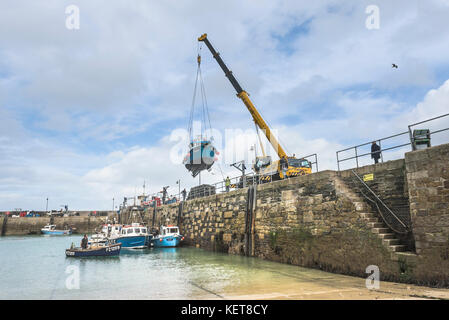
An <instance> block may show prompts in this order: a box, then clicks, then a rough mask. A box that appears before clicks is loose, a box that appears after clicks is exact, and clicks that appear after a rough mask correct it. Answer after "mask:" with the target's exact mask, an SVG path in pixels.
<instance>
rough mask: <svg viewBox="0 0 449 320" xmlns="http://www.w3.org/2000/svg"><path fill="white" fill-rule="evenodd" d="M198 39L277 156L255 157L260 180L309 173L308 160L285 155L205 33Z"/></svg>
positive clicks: (255, 168)
mask: <svg viewBox="0 0 449 320" xmlns="http://www.w3.org/2000/svg"><path fill="white" fill-rule="evenodd" d="M198 41H202V42H204V43H205V44H206V46H207V47H208V48H209V50H210V52H211V53H212V56H213V57H214V58H215V60H216V61H217V62H218V64H219V66H220V67H221V69H222V70H223V72H224V73H225V75H226V77H227V78H228V79H229V81H230V82H231V84H232V86H233V87H234V89H235V91H237V97H239V98H240V99H241V100H242V101H243V103H244V104H245V106H246V107H247V109H248V111H249V112H250V114H251V116H252V117H253V120H254V123H255V124H256V129H257V127H259V128H260V129H261V130H262V131H263V132H264V134H265V136H266V138H267V139H268V141H269V142H270V144H271V146H272V147H273V149H274V150H275V151H276V153H277V155H278V156H279V159H280V160H277V161H274V162H272V161H271V157H269V156H266V155H265V154H264V156H263V157H256V161H255V164H254V166H253V169H254V171H255V172H256V173H258V174H260V175H261V176H262V180H265V181H270V180H272V179H274V180H277V179H284V178H290V177H295V176H298V175H305V174H309V173H311V172H312V168H311V164H310V162H309V161H308V160H306V159H297V158H295V157H294V156H287V154H286V152H285V151H284V149H283V148H282V146H281V145H280V144H279V142H278V140H277V139H276V137H275V136H274V135H273V134H272V133H271V130H270V127H269V126H268V125H267V123H266V122H265V121H264V119H263V118H262V116H261V115H260V113H259V112H258V111H257V109H256V107H255V106H254V104H253V103H252V102H251V99H250V98H249V95H248V93H247V92H246V91H245V90H243V89H242V87H241V86H240V84H239V83H238V82H237V80H236V79H235V77H234V75H233V74H232V71H230V70H229V69H228V67H227V66H226V64H225V63H224V62H223V60H222V59H221V57H220V53H218V52H217V51H215V49H214V47H213V46H212V44H211V43H210V41H209V39H208V38H207V34H206V33H205V34H203V35H202V36H201V37H199V38H198ZM262 150H263V146H262ZM283 166H284V168H283ZM283 169H284V170H283Z"/></svg>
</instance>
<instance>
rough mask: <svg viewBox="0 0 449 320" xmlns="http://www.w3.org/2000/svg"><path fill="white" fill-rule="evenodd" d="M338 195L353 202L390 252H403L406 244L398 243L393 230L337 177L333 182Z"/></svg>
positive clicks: (356, 209) (394, 253)
mask: <svg viewBox="0 0 449 320" xmlns="http://www.w3.org/2000/svg"><path fill="white" fill-rule="evenodd" d="M335 188H336V189H337V194H338V195H343V196H344V197H346V198H347V199H349V200H350V201H352V203H353V204H354V207H355V211H356V212H357V213H358V214H359V215H360V217H361V218H362V219H364V220H365V222H366V225H367V227H369V228H370V229H371V231H372V233H374V234H377V236H378V237H379V238H380V239H381V240H382V244H383V245H384V246H385V247H386V248H387V249H388V250H389V251H390V252H391V253H392V255H394V256H395V255H397V254H399V253H405V250H406V248H407V247H406V246H405V245H401V244H400V240H399V239H398V238H396V235H395V234H394V233H393V231H392V230H391V229H390V228H389V227H387V226H386V225H385V224H384V222H383V221H382V220H381V219H379V217H378V215H377V213H374V212H373V209H372V208H371V206H370V205H369V204H368V203H367V202H366V201H365V200H364V199H363V198H362V197H361V196H359V195H358V194H356V193H355V192H354V191H353V190H351V189H350V188H348V186H347V185H346V184H345V183H344V182H343V181H342V180H340V179H338V178H337V180H336V183H335Z"/></svg>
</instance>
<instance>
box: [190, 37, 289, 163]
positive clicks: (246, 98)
mask: <svg viewBox="0 0 449 320" xmlns="http://www.w3.org/2000/svg"><path fill="white" fill-rule="evenodd" d="M198 41H203V42H204V43H205V44H206V46H207V47H208V48H209V50H210V52H211V53H212V56H213V57H214V58H215V60H217V62H218V64H219V65H220V67H221V69H222V70H223V72H224V73H225V75H226V77H227V78H228V79H229V81H230V82H231V84H232V86H233V87H234V89H235V91H237V97H239V98H240V99H241V100H242V101H243V103H244V104H245V106H246V107H247V108H248V111H249V112H250V113H251V116H252V117H253V119H254V122H255V123H256V125H257V126H258V127H259V128H260V129H262V131H263V132H264V133H265V136H266V137H267V139H268V141H269V142H270V143H271V145H272V147H273V148H274V150H275V151H276V153H277V154H278V156H279V158H280V159H282V158H284V157H285V158H286V157H287V154H286V153H285V151H284V149H283V148H282V147H281V145H280V144H279V142H278V141H277V139H276V137H275V136H274V135H273V134H272V133H271V130H270V128H269V127H268V125H267V124H266V122H265V121H264V120H263V118H262V116H261V115H260V113H259V112H258V111H257V109H256V107H255V106H254V104H253V103H252V102H251V100H250V98H249V95H248V93H247V92H246V91H245V90H243V89H242V87H241V86H240V84H239V83H238V82H237V80H236V79H235V77H234V75H233V74H232V71H230V70H229V69H228V67H227V66H226V64H225V63H224V62H223V60H222V59H221V57H220V53H218V52H217V51H215V49H214V47H213V46H212V44H211V43H210V41H209V39H207V34H206V33H205V34H203V35H202V36H201V37H199V38H198Z"/></svg>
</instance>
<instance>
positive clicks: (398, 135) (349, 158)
mask: <svg viewBox="0 0 449 320" xmlns="http://www.w3.org/2000/svg"><path fill="white" fill-rule="evenodd" d="M408 133H409V132H408V131H405V132H402V133H398V134H395V135H392V136H389V137H385V138H381V139H378V140H372V141H370V142H366V143H363V144H359V145H357V146H354V147H350V148H346V149H343V150H339V151H337V152H336V154H337V167H338V171H340V163H341V162H344V161H348V160H352V159H355V162H356V166H357V168H358V167H359V158H361V157H366V156H371V155H372V153H371V152H366V153H362V154H359V148H361V147H364V146H367V145H370V144H371V143H372V142H374V141H375V142H376V143H378V145H379V147H380V150H379V151H377V152H376V153H380V160H381V162H384V157H383V152H385V151H389V150H394V149H398V148H402V147H405V146H409V145H410V144H411V143H410V142H407V143H403V144H400V145H396V146H393V147H389V148H385V149H382V141H386V140H390V139H393V138H397V137H400V136H405V135H408ZM352 149H354V154H355V155H354V156H352V157H348V158H344V159H340V158H339V154H340V153H342V152H346V151H349V150H352Z"/></svg>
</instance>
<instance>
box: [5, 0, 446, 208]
mask: <svg viewBox="0 0 449 320" xmlns="http://www.w3.org/2000/svg"><path fill="white" fill-rule="evenodd" d="M69 5H76V6H77V7H78V8H79V18H80V19H79V22H80V23H79V29H68V28H67V26H66V22H67V19H68V18H70V17H69V16H70V14H67V13H66V8H67V6H69ZM369 5H376V6H377V7H378V8H379V17H380V21H379V28H378V29H376V28H375V29H372V28H367V25H366V22H367V19H368V20H369V16H370V13H367V12H366V9H367V7H368V6H369ZM448 17H449V0H428V1H421V0H414V1H410V0H407V1H405V0H404V1H402V0H401V1H399V0H397V1H391V0H389V1H380V0H371V1H361V0H353V1H349V0H348V1H332V0H329V1H298V0H280V1H272V0H238V1H234V0H229V1H211V0H207V1H203V0H183V1H179V0H177V1H174V0H164V1H160V0H158V1H156V0H135V1H121V0H108V1H106V0H105V1H100V0H95V1H92V0H89V1H88V0H85V1H83V0H72V1H64V0H45V1H43V0H42V1H41V0H35V1H31V0H28V1H22V0H2V1H1V2H0V210H11V209H14V208H23V209H35V210H43V209H45V203H46V202H45V199H46V198H47V197H48V198H49V209H59V208H60V206H61V205H65V204H68V206H69V208H70V209H110V208H112V199H113V198H114V199H115V204H116V205H117V204H118V203H119V202H122V200H123V197H124V196H134V195H135V194H136V193H137V194H140V193H142V191H143V190H142V185H143V181H144V180H145V181H146V191H147V192H157V191H160V190H161V187H162V186H164V185H169V186H170V189H169V192H170V193H173V194H175V193H177V190H178V188H177V186H176V180H178V179H181V186H182V188H184V187H186V188H189V187H190V186H192V185H195V184H197V183H198V180H197V179H193V178H192V177H191V176H190V175H189V173H188V172H187V171H186V170H185V168H184V167H183V166H182V164H181V163H180V162H179V158H180V157H181V156H182V154H183V152H185V151H186V150H187V147H186V146H184V141H182V140H179V137H180V134H182V133H183V132H185V130H186V129H187V127H188V120H189V112H190V108H191V103H192V96H193V87H194V83H195V75H196V68H197V65H196V56H197V54H198V42H197V38H198V36H200V35H201V34H202V33H205V32H207V33H208V36H209V39H210V41H211V42H212V44H213V45H214V46H215V47H216V49H217V51H219V52H220V53H221V56H222V58H223V59H224V60H225V62H226V63H227V64H228V67H229V68H230V69H231V70H233V72H234V74H235V75H236V77H237V79H238V80H239V81H240V84H241V85H242V87H243V88H244V89H245V90H246V91H247V92H249V93H250V95H251V98H252V100H253V102H254V103H255V105H256V106H257V107H258V108H259V110H260V112H261V113H262V115H263V116H264V117H265V119H266V120H267V122H268V123H269V124H270V125H271V126H272V128H273V129H275V130H276V132H277V134H278V136H279V138H280V140H281V142H282V144H283V145H284V147H285V149H287V151H288V153H290V154H293V153H295V154H296V155H297V156H300V155H308V154H313V153H317V154H318V161H319V166H320V170H324V169H331V170H334V169H336V156H335V152H336V151H337V150H340V149H344V148H347V147H350V146H353V145H356V144H360V143H365V142H368V141H371V140H374V139H379V138H382V137H386V136H389V135H393V134H396V133H400V132H404V131H406V130H407V126H408V125H409V124H411V123H414V122H417V121H420V120H425V119H427V118H431V117H434V116H438V115H441V114H444V113H448V112H449V45H448V39H449V24H448ZM70 21H72V20H70ZM369 21H371V20H369ZM200 51H201V55H202V57H203V62H202V71H203V77H204V83H205V87H206V93H207V99H208V105H209V111H210V117H211V123H212V126H213V128H214V129H215V131H216V134H215V136H216V137H215V138H216V142H217V148H218V149H219V150H220V151H221V153H220V165H219V166H218V165H215V167H214V170H212V172H211V173H204V174H203V177H202V180H203V182H214V181H218V180H221V179H222V173H223V174H224V175H227V174H229V175H232V176H235V175H237V173H238V172H237V171H236V170H235V169H232V168H231V167H230V166H229V164H230V163H231V162H232V160H235V161H238V160H241V159H242V158H245V159H246V160H247V161H248V162H251V161H252V157H253V153H252V151H249V146H250V145H251V144H252V143H254V142H256V137H255V135H254V134H255V130H254V124H253V123H252V120H251V117H250V115H249V113H248V111H247V110H246V108H245V107H244V105H243V104H242V103H241V101H240V100H239V99H238V98H236V96H235V92H234V89H233V88H232V86H231V85H230V83H229V82H228V80H227V79H226V77H225V76H224V74H223V72H222V71H221V69H220V68H219V66H218V65H217V64H216V62H215V61H214V60H213V58H212V57H211V55H210V53H209V52H208V51H207V48H202V49H201V50H200ZM392 63H395V64H397V65H398V66H399V68H398V69H393V68H392ZM446 124H447V121H446ZM442 125H444V121H442V122H441V123H439V124H437V126H442ZM438 139H440V141H443V142H444V139H446V141H449V140H448V139H447V136H446V138H444V137H440V138H438ZM402 141H405V140H404V139H403V140H401V139H398V140H397V141H392V142H391V143H392V144H394V143H401V142H402ZM405 142H406V141H405ZM407 150H408V149H404V150H399V151H395V152H392V153H391V154H389V155H388V154H386V155H385V157H386V160H388V159H389V158H391V159H392V158H397V157H402V156H403V153H404V151H407ZM225 159H226V160H225ZM369 162H370V159H369V158H367V159H366V163H369ZM351 165H352V164H349V163H348V166H351Z"/></svg>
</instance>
